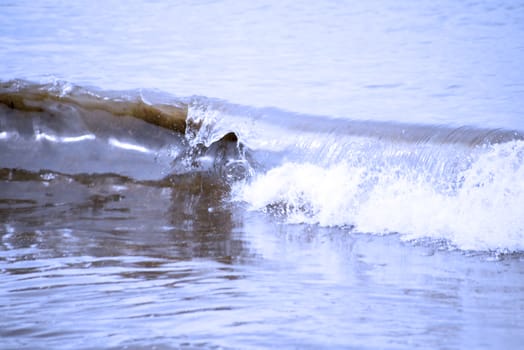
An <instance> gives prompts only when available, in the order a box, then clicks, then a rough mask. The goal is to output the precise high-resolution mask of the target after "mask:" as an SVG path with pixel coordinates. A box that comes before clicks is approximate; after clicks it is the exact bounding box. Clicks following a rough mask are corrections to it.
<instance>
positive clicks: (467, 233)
mask: <svg viewBox="0 0 524 350" xmlns="http://www.w3.org/2000/svg"><path fill="white" fill-rule="evenodd" d="M0 152H1V154H2V155H3V156H2V157H1V158H0V168H1V169H24V170H26V171H33V172H39V171H42V170H48V171H52V172H57V173H68V174H101V173H102V174H103V173H116V174H119V175H122V176H127V177H130V178H133V179H135V180H140V181H159V180H165V179H166V178H168V179H170V181H173V182H175V183H176V181H177V179H178V178H177V176H184V178H186V179H187V176H188V174H189V175H191V174H206V177H207V178H212V179H213V180H212V181H214V182H221V183H222V184H224V185H225V186H226V187H227V188H228V191H227V192H228V194H227V196H226V197H227V198H224V200H230V201H234V202H239V203H244V204H245V205H246V206H247V207H248V208H249V209H252V210H259V211H264V212H267V213H268V214H269V215H275V216H277V217H278V218H279V219H280V220H283V221H284V222H287V223H290V224H294V223H307V224H318V225H322V226H340V227H346V228H348V229H349V230H353V231H355V232H365V233H370V234H390V233H396V234H399V235H400V237H402V239H406V240H423V239H428V238H429V239H430V240H435V241H446V242H448V243H449V244H450V246H453V247H456V248H459V249H464V250H509V251H523V250H524V215H523V214H524V209H523V208H524V181H523V180H524V166H523V163H524V136H523V134H522V132H521V131H519V130H499V129H482V128H474V127H467V126H457V127H455V126H447V125H446V126H442V125H423V124H420V125H411V124H400V123H387V122H376V121H355V120H348V119H335V118H330V117H322V116H312V115H301V114H295V113H291V112H286V111H282V110H278V109H274V108H252V107H248V106H239V105H234V104H231V103H227V102H225V101H222V100H217V99H210V98H206V97H198V96H197V97H184V98H179V97H174V96H170V95H165V94H162V93H160V92H158V91H150V90H148V91H143V90H136V91H127V92H121V91H120V92H107V91H98V90H96V89H89V88H81V87H77V86H73V85H71V84H67V83H63V82H58V83H51V84H40V85H39V84H32V83H29V82H24V81H10V82H6V83H2V84H0ZM199 178H201V177H199Z"/></svg>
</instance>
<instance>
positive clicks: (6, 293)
mask: <svg viewBox="0 0 524 350" xmlns="http://www.w3.org/2000/svg"><path fill="white" fill-rule="evenodd" d="M0 189H1V195H0V221H1V222H2V225H1V226H0V233H1V244H0V276H1V278H0V312H1V314H2V315H3V318H2V319H1V320H0V336H1V337H2V341H3V342H4V344H5V346H6V347H7V348H22V349H23V348H28V349H29V348H35V346H36V347H37V345H38V346H40V345H43V347H46V348H56V349H60V348H71V347H74V348H79V349H80V348H123V347H126V346H129V347H134V348H141V347H154V346H156V347H159V348H179V347H188V348H199V347H201V348H210V347H211V348H216V347H222V348H245V347H254V348H258V347H259V348H266V347H269V346H272V345H273V344H279V345H281V346H282V347H283V348H297V347H298V348H347V347H355V348H362V349H366V348H368V349H371V348H385V347H387V348H412V347H429V348H451V349H453V348H456V349H458V348H464V347H471V348H490V347H491V348H493V347H502V348H511V347H517V345H518V344H521V341H522V340H523V339H522V334H524V333H523V332H522V326H521V322H520V313H518V312H515V310H522V309H523V307H524V298H523V297H522V296H523V295H524V284H523V282H522V281H524V278H523V277H524V276H523V272H522V271H524V270H522V268H521V267H522V260H521V257H519V256H515V257H509V258H508V259H505V260H502V261H500V262H498V263H497V262H486V261H485V260H486V259H487V258H489V256H486V255H482V254H479V255H473V256H467V254H466V253H465V252H459V251H456V252H454V251H450V250H449V249H446V247H440V246H439V245H438V244H433V245H432V244H429V243H427V242H426V243H421V244H413V243H412V242H406V243H402V242H400V241H399V239H398V237H397V236H395V235H390V236H382V237H377V236H372V235H368V234H361V233H355V232H352V231H350V230H348V229H347V228H321V227H316V226H305V225H287V224H281V223H279V222H278V220H275V219H274V218H271V217H269V216H267V215H262V214H260V213H251V212H246V211H245V210H243V209H242V208H239V207H237V206H235V205H234V204H231V203H230V202H228V201H227V200H225V198H226V197H227V186H225V185H224V184H222V183H216V182H213V181H211V180H210V179H209V178H208V177H207V176H206V174H205V173H192V174H191V175H179V176H175V177H172V178H169V179H166V180H165V181H160V182H136V181H131V180H129V179H127V178H123V177H119V176H114V175H97V176H93V175H91V176H65V175H60V174H55V173H46V172H41V173H28V172H23V171H14V170H2V171H1V172H0ZM440 248H443V250H439V249H440ZM488 314H489V317H485V315H488ZM479 320H482V321H481V322H480V321H479ZM487 329H489V330H490V333H489V335H485V334H487V332H486V330H487ZM86 339H89V341H87V342H86Z"/></svg>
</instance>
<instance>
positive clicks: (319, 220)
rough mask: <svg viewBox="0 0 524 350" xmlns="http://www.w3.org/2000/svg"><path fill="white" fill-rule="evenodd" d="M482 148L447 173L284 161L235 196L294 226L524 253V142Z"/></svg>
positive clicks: (393, 166) (239, 188)
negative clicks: (335, 228) (343, 229)
mask: <svg viewBox="0 0 524 350" xmlns="http://www.w3.org/2000/svg"><path fill="white" fill-rule="evenodd" d="M476 151H477V152H478V155H477V156H476V157H475V159H473V160H470V162H469V165H468V167H467V168H465V169H464V170H461V171H458V172H457V173H456V174H454V176H452V177H446V178H436V177H435V176H431V175H434V174H431V173H428V168H426V169H424V168H421V167H418V168H417V167H415V168H409V167H402V166H399V165H398V164H395V165H393V164H392V163H390V164H389V165H385V164H383V165H382V166H380V167H376V166H375V165H376V164H373V162H372V161H371V160H370V161H369V162H367V163H366V162H363V163H360V164H355V163H351V162H350V161H346V162H341V163H339V164H334V165H330V166H327V167H325V166H321V165H317V164H311V163H294V162H290V163H284V164H282V165H281V166H279V167H276V168H273V169H271V170H269V171H268V172H266V173H263V174H259V175H258V176H256V177H255V178H254V179H253V181H251V182H248V183H244V184H239V186H237V188H236V189H235V195H236V198H237V199H238V200H241V201H245V202H247V203H248V204H249V206H250V207H251V208H252V209H255V210H263V211H266V212H269V213H271V214H274V215H278V216H281V217H283V218H284V219H285V220H286V221H287V222H289V223H309V224H319V225H322V226H349V227H352V228H353V229H354V230H356V231H359V232H368V233H374V234H387V233H399V234H400V235H401V237H402V238H403V239H406V240H417V239H426V238H430V239H432V240H446V241H449V242H450V243H451V244H452V245H454V246H456V247H458V248H460V249H464V250H497V249H508V250H511V251H520V250H523V249H524V215H523V214H524V212H523V210H524V209H523V208H524V182H523V181H522V179H524V166H523V161H524V142H523V141H520V140H516V141H512V142H507V143H503V144H494V145H489V146H483V147H478V148H476ZM443 181H446V182H447V186H443Z"/></svg>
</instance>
